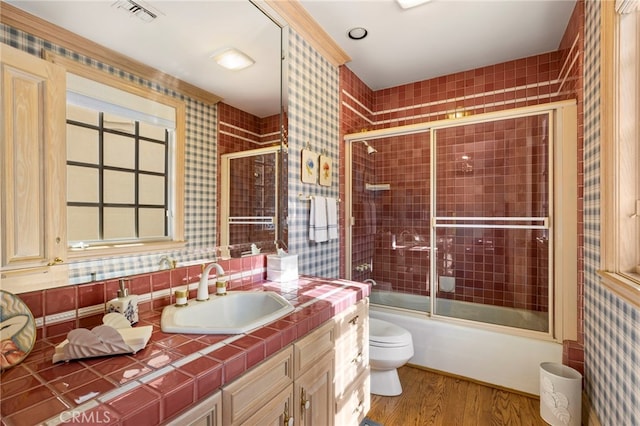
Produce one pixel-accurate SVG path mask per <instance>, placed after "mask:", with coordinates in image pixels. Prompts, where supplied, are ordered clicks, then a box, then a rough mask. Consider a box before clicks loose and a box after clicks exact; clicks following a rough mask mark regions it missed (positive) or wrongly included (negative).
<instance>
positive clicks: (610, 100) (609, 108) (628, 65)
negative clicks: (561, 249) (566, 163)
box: [599, 0, 640, 307]
mask: <svg viewBox="0 0 640 426" xmlns="http://www.w3.org/2000/svg"><path fill="white" fill-rule="evenodd" d="M601 7H602V22H601V23H602V30H601V31H602V33H601V59H602V72H601V91H602V93H601V138H602V139H601V147H602V149H601V154H602V157H601V160H602V163H601V164H602V174H601V176H602V196H601V221H602V227H601V263H602V270H600V271H599V274H600V276H601V277H602V283H603V284H604V285H605V286H606V287H608V288H609V289H611V290H612V291H613V292H615V293H616V294H617V295H619V296H620V297H622V298H624V299H625V300H627V301H628V302H630V303H632V304H634V305H636V306H639V307H640V201H639V200H640V83H639V81H640V41H639V39H640V11H639V10H638V8H639V7H640V1H638V0H622V1H620V0H618V1H616V2H615V4H614V2H602V3H601Z"/></svg>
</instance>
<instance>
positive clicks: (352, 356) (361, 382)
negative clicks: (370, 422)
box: [335, 298, 371, 426]
mask: <svg viewBox="0 0 640 426" xmlns="http://www.w3.org/2000/svg"><path fill="white" fill-rule="evenodd" d="M335 327H336V344H335V354H336V355H335V358H336V374H335V400H336V412H335V424H336V425H340V426H348V425H354V426H357V425H359V424H360V422H361V421H362V419H364V417H365V415H366V414H367V412H368V411H369V408H370V406H371V395H370V390H371V386H370V381H369V376H370V371H369V299H368V298H365V299H363V300H361V301H359V302H358V303H357V304H355V305H353V306H351V307H350V308H349V309H347V310H346V311H344V312H342V313H341V314H340V315H338V316H337V317H336V318H335Z"/></svg>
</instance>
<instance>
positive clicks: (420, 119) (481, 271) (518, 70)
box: [340, 0, 584, 371]
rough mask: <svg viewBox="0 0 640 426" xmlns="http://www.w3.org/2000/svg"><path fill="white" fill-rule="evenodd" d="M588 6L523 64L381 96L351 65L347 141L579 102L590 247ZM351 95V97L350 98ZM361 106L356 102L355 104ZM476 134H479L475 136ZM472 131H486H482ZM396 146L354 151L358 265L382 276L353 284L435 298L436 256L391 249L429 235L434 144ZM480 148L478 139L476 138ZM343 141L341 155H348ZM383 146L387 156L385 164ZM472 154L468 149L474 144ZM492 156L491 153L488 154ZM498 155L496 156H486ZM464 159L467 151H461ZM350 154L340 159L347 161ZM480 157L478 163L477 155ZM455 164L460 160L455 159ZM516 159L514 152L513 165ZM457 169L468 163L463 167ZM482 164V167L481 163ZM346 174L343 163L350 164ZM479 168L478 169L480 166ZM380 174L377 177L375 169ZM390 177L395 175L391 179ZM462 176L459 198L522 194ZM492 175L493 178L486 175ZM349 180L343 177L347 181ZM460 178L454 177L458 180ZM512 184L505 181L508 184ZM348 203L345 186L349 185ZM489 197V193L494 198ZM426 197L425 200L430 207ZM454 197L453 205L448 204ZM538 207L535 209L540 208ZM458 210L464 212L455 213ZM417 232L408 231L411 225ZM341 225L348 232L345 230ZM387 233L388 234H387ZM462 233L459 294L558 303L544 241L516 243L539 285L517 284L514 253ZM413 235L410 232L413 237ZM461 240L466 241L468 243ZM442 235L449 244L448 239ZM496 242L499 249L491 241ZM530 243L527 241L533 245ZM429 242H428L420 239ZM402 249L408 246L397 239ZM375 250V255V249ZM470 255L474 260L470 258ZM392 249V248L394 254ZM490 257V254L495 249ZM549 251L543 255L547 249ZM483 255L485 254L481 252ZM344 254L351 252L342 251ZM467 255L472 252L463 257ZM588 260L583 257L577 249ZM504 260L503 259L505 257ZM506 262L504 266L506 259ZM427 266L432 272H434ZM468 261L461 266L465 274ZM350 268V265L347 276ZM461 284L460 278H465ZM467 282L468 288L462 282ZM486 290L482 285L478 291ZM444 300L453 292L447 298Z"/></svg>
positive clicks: (501, 301) (576, 358)
mask: <svg viewBox="0 0 640 426" xmlns="http://www.w3.org/2000/svg"><path fill="white" fill-rule="evenodd" d="M583 34H584V3H583V1H582V0H579V1H578V2H577V3H576V8H575V10H574V13H573V15H572V17H571V20H570V22H569V24H568V26H567V29H566V31H565V35H564V37H563V40H562V42H561V44H560V46H559V48H558V51H555V52H549V53H546V54H542V55H537V56H533V57H530V58H522V59H518V60H514V61H509V62H505V63H501V64H495V65H491V66H487V67H483V68H479V69H475V70H469V71H465V72H459V73H455V74H451V75H447V76H442V77H438V78H434V79H430V80H424V81H419V82H415V83H411V84H406V85H402V86H397V87H392V88H388V89H383V90H379V91H375V92H374V91H372V90H370V89H369V88H368V87H367V86H366V85H364V84H363V83H362V82H361V81H360V80H359V79H358V77H357V76H355V75H354V74H353V73H352V72H351V71H350V70H349V69H348V68H347V67H342V70H341V74H340V78H341V91H342V94H341V101H342V105H341V136H344V135H345V134H349V133H355V132H357V131H359V130H362V129H380V128H388V127H393V126H401V125H407V124H416V123H424V122H429V121H435V120H438V119H443V118H446V117H447V114H450V113H452V112H454V111H464V112H465V113H471V114H479V113H484V112H490V111H498V110H505V109H512V108H517V107H522V106H529V105H536V104H541V103H548V102H553V101H559V100H565V99H575V100H577V105H578V138H579V139H578V147H579V150H578V153H577V161H578V170H579V176H578V184H579V188H578V190H579V200H578V203H579V211H578V216H579V223H578V229H577V233H578V238H579V251H580V252H581V251H582V248H583V247H584V243H583V241H584V239H583V232H582V227H583V220H582V212H583V207H582V205H583V204H582V194H583V180H584V179H583V172H582V170H583V162H582V158H583V149H582V146H583V106H582V100H583V84H582V75H583V73H582V63H583V52H584V47H583V39H584V35H583ZM344 92H347V93H348V95H351V96H348V95H347V94H345V93H344ZM354 99H355V100H357V101H358V102H359V104H358V103H357V102H355V101H354ZM476 130H477V131H476ZM472 133H474V134H475V133H478V134H481V133H482V131H481V130H479V129H475V130H474V131H473V132H472ZM393 139H394V140H393V141H392V140H390V139H389V140H387V139H383V140H375V141H372V145H374V146H375V147H376V149H378V151H379V153H378V154H374V157H375V160H372V159H371V158H368V157H367V154H366V153H365V150H364V147H362V145H361V144H359V143H356V144H355V145H354V146H353V164H354V170H355V172H354V173H353V176H352V178H353V187H354V194H353V206H354V207H353V209H354V217H355V221H356V225H355V226H354V228H353V233H354V234H353V235H354V239H353V256H352V260H353V266H354V267H355V266H359V265H364V264H368V263H369V262H370V261H371V260H373V259H375V260H374V272H373V274H372V273H371V272H369V271H356V270H353V271H351V272H352V277H353V279H354V280H357V281H361V280H363V279H365V278H370V277H373V278H375V279H376V281H377V282H378V283H379V284H380V282H381V281H382V282H383V283H384V282H387V281H388V282H389V283H390V284H392V285H393V286H394V288H395V289H399V290H401V291H409V292H412V293H419V294H428V282H427V280H428V274H427V270H428V258H429V253H428V252H425V251H413V252H412V251H406V250H405V252H404V253H402V254H401V252H400V250H399V249H396V250H394V252H395V253H391V250H389V249H388V248H389V247H390V243H391V240H392V237H393V235H395V236H396V240H397V242H398V241H400V240H401V238H400V234H402V232H403V231H406V230H408V231H409V233H408V234H409V235H411V234H413V235H418V236H419V239H422V238H424V237H425V236H428V232H427V229H428V223H427V222H428V221H427V220H425V219H424V218H425V216H426V217H428V214H429V213H428V209H429V202H428V200H429V192H428V185H425V178H424V174H425V172H426V173H427V176H428V170H429V161H430V159H429V152H428V149H425V148H423V146H425V145H428V143H429V141H428V136H424V135H421V136H416V135H410V136H402V137H396V138H393ZM472 143H473V144H476V143H478V142H477V141H473V142H472ZM343 145H344V144H341V149H343ZM382 147H384V155H383V158H384V159H383V160H379V158H380V157H381V156H380V153H381V152H380V151H381V148H382ZM465 149H466V148H465ZM480 152H483V150H480ZM484 152H489V150H484ZM458 154H460V153H458ZM343 157H344V156H343V155H342V153H341V158H343ZM472 157H475V159H474V161H476V160H477V157H478V152H477V151H476V150H474V153H473V154H472ZM454 160H455V159H454ZM506 160H513V158H511V159H510V158H509V157H508V156H506V157H504V160H502V161H506ZM450 164H458V165H460V161H457V162H456V161H454V162H453V163H450ZM474 165H475V164H474ZM341 169H342V170H344V167H343V166H342V165H341ZM475 170H477V169H475ZM374 171H375V173H374ZM385 171H386V173H385ZM476 175H477V173H474V177H467V178H463V179H457V181H459V182H464V184H463V185H460V186H457V185H455V184H454V185H453V186H452V187H451V190H450V192H451V194H453V195H452V197H453V200H454V201H455V197H456V196H457V197H458V198H469V197H473V196H474V191H480V190H483V191H487V190H488V192H489V194H493V196H494V197H495V196H496V194H504V195H505V196H507V197H508V196H513V197H517V195H518V194H517V193H514V191H517V190H518V188H517V187H513V188H509V187H500V185H503V183H499V184H496V182H495V181H494V182H491V183H484V182H479V179H480V178H479V177H476ZM485 178H486V177H485ZM341 181H344V179H341ZM455 181H456V180H452V182H455ZM503 182H504V181H503ZM365 183H390V185H391V187H392V188H397V190H395V191H390V192H388V193H385V192H383V191H381V192H371V191H368V192H367V191H364V189H363V188H364V184H365ZM340 191H341V195H342V196H343V197H344V188H343V187H342V186H341V188H340ZM486 196H487V194H484V195H483V197H485V198H486ZM425 200H426V201H425ZM445 201H446V200H445ZM525 204H526V203H525ZM531 207H535V206H534V205H531ZM451 210H452V211H456V210H455V209H451ZM407 228H408V229H407ZM341 229H343V228H342V227H341ZM381 231H382V232H381ZM462 234H463V235H462V236H458V235H456V236H455V238H454V247H455V248H454V249H453V250H454V252H455V253H456V256H457V257H459V258H461V259H464V261H463V263H462V265H463V266H462V268H461V269H462V271H460V272H458V274H461V276H459V277H456V294H455V296H454V295H451V294H447V295H446V296H444V297H455V298H458V297H459V298H461V299H463V300H472V301H475V302H479V303H492V304H496V305H508V306H512V305H513V306H522V307H527V308H530V309H537V310H543V311H544V310H545V309H547V307H548V306H547V305H548V303H549V301H548V300H547V298H546V294H547V293H546V285H547V283H546V282H545V281H546V280H544V279H542V278H541V277H545V276H546V275H547V273H548V271H547V270H546V269H545V268H544V267H538V266H534V265H537V264H538V262H537V260H541V261H543V262H541V263H545V262H544V256H545V255H544V254H542V253H541V250H538V248H537V247H535V244H534V242H533V241H535V236H533V237H529V238H528V239H526V240H523V239H522V238H521V237H517V238H516V237H515V236H513V237H512V240H513V241H514V242H517V243H518V244H520V245H521V246H522V247H523V249H522V250H523V255H522V259H521V261H524V259H528V261H527V262H525V264H527V265H529V266H528V267H523V266H519V268H518V271H514V273H515V272H517V273H518V275H519V277H520V278H519V280H520V281H521V282H525V281H528V282H535V283H536V285H535V286H534V287H533V288H530V289H526V288H522V287H516V284H509V283H506V282H504V281H503V280H502V278H503V275H504V273H505V272H506V265H505V262H504V260H500V259H497V257H499V256H500V250H506V248H507V246H506V243H505V242H503V241H504V240H502V239H499V238H496V237H497V235H491V236H490V238H486V236H485V238H482V243H480V242H479V241H476V242H477V244H469V241H468V240H469V239H470V238H471V236H470V235H467V236H465V235H464V233H462ZM405 235H407V233H405ZM461 239H462V240H461ZM447 241H448V240H447V239H443V244H444V243H445V242H447ZM488 241H491V247H488V246H487V242H488ZM525 241H526V242H527V244H526V245H523V244H524V242H525ZM419 243H420V244H421V242H419ZM398 244H399V243H398ZM373 247H375V249H374V248H373ZM465 249H470V250H471V251H472V252H474V254H475V256H470V255H468V254H467V253H464V250H465ZM385 250H386V252H385ZM488 251H491V253H492V254H491V255H490V256H486V253H487V252H488ZM542 251H544V250H542ZM478 252H482V256H480V253H478ZM343 253H344V252H343ZM463 253H464V254H463ZM576 256H577V257H578V259H581V257H580V255H579V253H576ZM503 258H504V257H503ZM497 260H498V261H497ZM425 265H427V266H425ZM459 266H460V265H456V268H455V269H456V270H457V268H458V267H459ZM582 269H583V265H582V261H580V262H579V284H578V286H579V292H580V293H579V297H578V299H579V301H580V302H579V325H578V327H579V339H578V342H565V351H564V354H565V363H568V364H569V365H572V366H573V367H575V368H577V369H578V370H580V371H582V370H583V366H582V363H583V361H582V358H583V355H582V353H583V350H582V342H583V332H582V317H583V314H582V311H583V303H582V301H583V281H584V278H583V274H582V272H581V271H582ZM343 271H344V265H343V266H342V267H341V272H343ZM458 278H460V279H461V280H459V279H458ZM458 283H460V286H458ZM479 287H480V288H479ZM441 294H445V293H440V294H439V296H440V295H441Z"/></svg>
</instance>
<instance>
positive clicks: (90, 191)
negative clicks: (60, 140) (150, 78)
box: [54, 57, 185, 258]
mask: <svg viewBox="0 0 640 426" xmlns="http://www.w3.org/2000/svg"><path fill="white" fill-rule="evenodd" d="M54 62H58V63H61V64H62V65H64V66H65V67H66V68H67V163H66V172H67V223H68V226H67V240H68V245H69V257H73V258H81V257H96V256H102V255H106V254H109V255H111V254H133V253H138V252H145V253H147V252H150V251H154V250H158V251H161V250H167V249H175V248H180V247H182V246H184V241H183V239H184V231H183V230H184V223H183V195H182V194H184V177H183V174H184V172H183V168H184V165H183V163H184V116H185V106H184V104H183V103H182V102H180V101H178V100H176V99H174V98H170V97H167V96H164V95H160V94H158V93H156V92H154V91H152V90H150V89H145V88H143V87H141V86H137V85H133V84H130V83H127V82H123V81H122V80H120V79H118V78H116V77H113V76H111V75H108V74H106V73H104V72H102V71H98V70H95V69H91V68H88V67H86V66H84V65H80V64H77V63H74V62H73V61H69V60H67V59H65V58H63V57H55V58H54Z"/></svg>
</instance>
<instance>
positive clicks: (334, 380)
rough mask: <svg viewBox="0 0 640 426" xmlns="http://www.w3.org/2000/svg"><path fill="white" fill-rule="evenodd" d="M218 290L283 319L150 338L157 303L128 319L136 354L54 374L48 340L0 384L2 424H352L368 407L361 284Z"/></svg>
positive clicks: (303, 280) (318, 282) (68, 366)
mask: <svg viewBox="0 0 640 426" xmlns="http://www.w3.org/2000/svg"><path fill="white" fill-rule="evenodd" d="M238 275H242V274H238ZM230 284H231V287H232V288H233V290H234V291H252V292H260V291H263V292H264V291H273V292H278V293H280V294H281V295H282V296H283V297H285V298H286V299H287V300H289V301H290V302H291V304H292V305H293V306H294V307H295V309H294V311H293V312H291V313H289V314H287V315H285V316H283V317H282V318H279V319H277V320H275V321H273V322H271V323H268V324H266V325H265V326H263V327H259V328H256V329H252V330H248V331H247V332H244V333H239V334H226V335H219V334H190V333H164V332H162V330H161V329H160V319H161V313H162V306H161V305H160V304H157V305H155V306H157V307H156V308H155V309H151V310H145V311H144V312H141V313H140V320H139V323H138V325H139V326H140V325H142V326H149V325H150V326H153V330H154V331H153V334H152V336H151V339H150V341H149V343H148V345H147V346H146V347H145V348H144V349H142V350H140V351H139V352H137V353H135V354H126V355H117V356H110V357H98V358H90V359H82V360H73V361H70V362H59V363H56V364H52V361H51V354H52V353H53V349H54V347H55V344H56V340H55V339H54V340H52V341H49V340H47V339H40V340H38V342H37V345H36V349H34V350H33V351H32V352H31V353H30V354H29V356H28V357H27V358H25V360H24V361H23V363H22V364H24V365H18V366H16V367H14V368H12V369H10V370H8V371H4V372H3V373H2V384H3V392H2V395H1V396H0V402H1V403H2V414H3V421H5V422H6V423H7V424H25V423H35V422H37V423H39V424H40V423H44V424H51V425H54V424H62V423H65V422H68V420H69V419H70V418H76V419H84V420H88V419H93V420H96V419H100V422H101V423H102V424H174V425H184V424H195V425H197V424H209V425H223V424H224V425H236V424H278V425H283V424H287V423H285V420H290V419H295V424H304V425H322V426H325V425H340V426H343V425H351V424H353V425H358V424H359V423H360V421H361V419H362V418H363V417H364V415H365V414H366V413H367V411H368V410H369V404H370V400H369V398H370V397H369V383H370V382H369V362H368V359H369V352H368V348H369V346H368V309H369V299H368V296H369V294H370V286H369V284H363V283H357V282H353V281H348V280H340V279H323V278H316V277H308V276H302V277H300V278H299V279H298V280H297V281H295V282H288V283H277V282H271V281H265V280H264V279H259V280H258V281H251V282H248V281H246V279H238V280H233V279H232V280H231V282H230ZM169 291H170V289H169ZM146 297H147V296H145V298H146ZM212 297H215V296H212ZM189 302H190V303H196V302H193V301H191V300H190V301H189ZM61 338H62V336H61ZM298 419H300V420H298Z"/></svg>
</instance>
